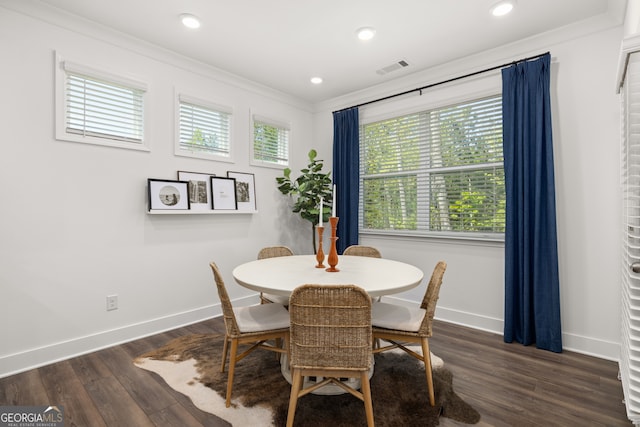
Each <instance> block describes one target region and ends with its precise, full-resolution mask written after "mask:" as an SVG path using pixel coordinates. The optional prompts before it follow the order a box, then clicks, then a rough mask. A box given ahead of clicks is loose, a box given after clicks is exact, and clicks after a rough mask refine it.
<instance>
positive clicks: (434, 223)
mask: <svg viewBox="0 0 640 427" xmlns="http://www.w3.org/2000/svg"><path fill="white" fill-rule="evenodd" d="M360 150H361V153H360V179H361V191H360V195H361V203H360V204H361V209H360V230H361V232H365V233H366V232H376V233H383V234H404V235H430V236H442V237H445V236H448V237H465V238H481V239H482V238H489V239H500V238H501V237H502V235H503V233H504V228H505V186H504V166H503V157H502V98H501V96H499V95H498V96H490V97H486V98H482V99H476V100H471V101H466V102H463V103H459V104H456V105H450V106H446V107H442V108H434V109H431V110H428V111H419V112H415V113H411V114H405V115H401V116H398V117H392V118H388V119H384V120H381V121H377V122H372V123H365V124H362V125H361V129H360Z"/></svg>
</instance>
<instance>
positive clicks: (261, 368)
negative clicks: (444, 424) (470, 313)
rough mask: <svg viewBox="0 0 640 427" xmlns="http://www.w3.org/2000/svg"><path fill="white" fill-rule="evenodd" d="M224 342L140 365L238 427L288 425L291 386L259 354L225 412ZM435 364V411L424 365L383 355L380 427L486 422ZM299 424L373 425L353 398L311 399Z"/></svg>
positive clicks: (204, 339) (183, 345) (183, 346)
mask: <svg viewBox="0 0 640 427" xmlns="http://www.w3.org/2000/svg"><path fill="white" fill-rule="evenodd" d="M223 340H224V337H223V336H221V335H213V334H198V335H188V336H184V337H181V338H177V339H175V340H173V341H171V342H169V343H168V344H167V345H165V346H164V347H162V348H159V349H157V350H154V351H151V352H148V353H146V354H143V355H141V356H139V357H138V358H136V359H135V361H134V363H135V364H136V366H139V367H140V368H143V369H146V370H149V371H153V372H156V373H157V374H158V375H160V376H161V377H162V378H163V379H164V380H165V381H166V382H167V384H168V385H169V386H171V387H172V388H173V389H175V390H177V391H179V392H181V393H183V394H185V395H187V396H189V398H190V399H191V400H192V401H193V403H194V405H195V406H197V407H198V408H200V409H201V410H203V411H206V412H209V413H212V414H215V415H216V416H218V417H220V418H222V419H224V420H226V421H228V422H229V423H231V424H232V425H234V426H245V425H250V426H256V427H257V426H284V425H285V423H286V419H287V409H288V403H289V393H290V390H291V386H290V384H289V383H288V382H287V381H286V380H285V379H284V377H283V376H282V374H281V372H280V364H279V362H278V361H277V360H276V356H275V353H272V352H267V351H262V350H257V351H255V352H253V353H252V354H250V355H249V356H247V357H246V358H245V359H243V360H241V361H240V362H238V364H237V365H236V374H235V378H234V383H233V400H232V406H231V407H230V408H226V407H225V404H224V395H225V390H226V382H227V371H228V370H225V372H224V373H220V361H221V357H222V345H223ZM433 359H434V363H433V364H434V370H433V375H434V384H435V396H436V406H435V407H431V406H430V405H429V397H428V392H427V385H426V381H425V376H424V367H423V365H422V363H421V362H419V361H417V360H416V359H414V358H412V357H411V356H409V355H407V354H406V353H404V352H402V351H393V352H385V353H381V354H378V355H376V356H375V370H374V374H373V376H372V377H371V392H372V399H373V410H374V418H375V423H376V425H377V426H435V425H438V419H439V418H440V417H441V416H442V417H447V418H451V419H453V420H456V421H459V422H462V423H467V424H475V423H477V422H478V421H479V420H480V415H479V414H478V412H477V411H476V410H475V409H473V408H472V407H471V406H470V405H468V404H467V403H465V402H464V401H463V400H462V399H461V398H460V397H459V396H458V395H456V393H455V392H454V391H453V388H452V380H453V376H452V374H451V372H450V371H449V370H447V369H446V368H445V367H444V366H442V365H443V364H442V361H441V360H440V359H438V358H436V357H433ZM227 366H228V364H227ZM295 425H296V426H304V427H316V426H317V427H326V426H331V427H340V426H349V427H352V426H356V425H366V419H365V413H364V405H363V403H362V402H361V401H360V400H358V399H356V398H355V397H353V396H351V395H350V394H344V395H338V396H321V395H314V394H310V395H306V396H304V397H302V398H300V399H299V401H298V407H297V410H296V416H295Z"/></svg>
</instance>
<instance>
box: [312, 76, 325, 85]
mask: <svg viewBox="0 0 640 427" xmlns="http://www.w3.org/2000/svg"><path fill="white" fill-rule="evenodd" d="M311 83H313V84H314V85H319V84H320V83H322V77H311Z"/></svg>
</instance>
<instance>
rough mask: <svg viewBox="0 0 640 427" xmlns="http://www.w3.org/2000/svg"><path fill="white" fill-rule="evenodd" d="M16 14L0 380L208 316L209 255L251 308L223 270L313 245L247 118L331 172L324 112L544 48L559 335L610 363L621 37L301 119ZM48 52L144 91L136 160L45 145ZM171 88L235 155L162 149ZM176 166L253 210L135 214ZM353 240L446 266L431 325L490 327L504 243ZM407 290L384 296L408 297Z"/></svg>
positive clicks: (79, 25) (6, 13)
mask: <svg viewBox="0 0 640 427" xmlns="http://www.w3.org/2000/svg"><path fill="white" fill-rule="evenodd" d="M18 4H20V3H19V2H5V1H0V52H2V54H3V58H2V59H3V61H2V62H3V64H4V67H3V73H2V74H1V79H0V93H1V94H2V101H0V123H2V128H1V129H2V141H1V144H2V155H1V156H0V177H1V178H2V182H3V189H2V195H3V200H4V203H3V206H2V209H0V245H1V246H0V248H2V250H1V252H0V289H1V294H0V343H1V344H0V377H1V376H5V375H9V374H11V373H13V372H18V371H21V370H24V369H28V368H30V367H33V366H38V365H41V364H45V363H48V362H51V361H55V360H58V359H63V358H66V357H70V356H72V355H74V354H80V353H83V352H87V351H91V350H94V349H97V348H100V347H104V346H108V345H112V344H115V343H118V342H122V341H126V340H130V339H133V338H136V337H139V336H143V335H147V334H151V333H154V332H157V331H161V330H164V329H170V328H174V327H176V326H179V325H182V324H187V323H191V322H195V321H198V320H201V319H204V318H207V317H211V316H214V315H217V314H219V307H218V299H217V296H216V294H215V290H214V287H213V282H212V275H211V272H210V270H209V268H208V262H209V261H211V260H215V261H216V262H217V263H218V265H219V266H220V267H221V269H222V271H223V274H224V276H225V279H226V281H227V283H228V284H229V285H230V290H231V294H232V297H233V298H234V299H236V301H237V303H239V304H242V303H247V304H248V303H252V302H256V301H257V299H256V298H255V295H253V294H251V293H250V292H248V291H246V290H243V289H242V288H239V287H237V286H234V283H233V279H232V278H231V270H232V269H233V267H234V266H235V265H237V264H239V263H241V262H244V261H246V260H250V259H254V258H255V255H256V253H257V251H258V249H259V248H260V247H262V246H265V245H270V244H275V243H279V244H286V245H289V246H291V247H292V248H293V249H294V250H295V251H296V252H298V253H310V252H311V245H310V242H309V233H310V232H309V229H308V223H306V222H303V221H301V220H300V219H299V218H298V217H297V216H294V215H293V214H291V213H290V211H289V208H288V206H287V201H286V199H285V198H284V197H283V196H282V195H280V194H279V193H278V191H277V190H276V188H275V185H274V179H275V177H276V176H278V175H280V172H279V171H277V170H273V169H267V168H256V167H252V166H250V165H249V162H248V150H249V146H248V141H249V139H250V134H249V111H250V109H259V110H261V111H268V112H271V113H272V114H274V115H275V116H277V117H276V118H288V119H289V120H290V121H291V123H292V152H291V156H292V169H293V170H294V171H297V170H299V169H300V168H302V167H304V166H305V165H306V163H307V159H306V153H307V152H308V151H309V149H310V148H312V147H313V148H316V149H318V151H319V156H320V157H321V158H323V159H325V160H326V161H327V165H328V166H329V167H330V166H331V165H330V161H331V153H332V147H331V144H332V119H331V111H332V110H335V109H338V108H342V107H346V106H349V105H353V104H356V103H358V102H361V101H367V100H370V99H373V98H376V97H378V96H382V95H388V94H390V93H394V92H397V91H403V90H406V89H408V88H413V87H418V86H421V85H424V84H427V83H432V82H436V81H440V80H443V79H446V78H450V77H452V76H455V75H461V74H465V73H467V72H469V71H473V70H476V69H481V68H484V67H487V66H492V65H496V64H501V63H504V62H509V61H511V60H513V59H518V58H521V57H524V56H529V55H531V54H537V53H540V52H542V51H546V50H550V51H551V54H552V57H553V64H554V65H553V67H554V68H553V70H554V73H553V81H552V83H553V88H554V91H555V93H556V95H555V97H554V110H555V114H554V138H555V154H556V177H557V194H558V229H559V249H560V274H561V298H562V321H563V329H564V343H565V346H566V347H567V348H570V349H575V350H578V351H582V352H586V353H592V354H596V355H599V356H602V357H605V358H611V359H616V358H617V357H618V343H619V302H618V300H619V290H618V267H619V243H618V240H619V239H618V236H619V225H618V224H619V216H620V213H619V202H618V201H619V189H618V140H619V134H620V131H619V128H620V126H619V121H620V120H619V117H620V114H619V106H618V105H619V100H618V97H617V95H616V94H615V91H614V83H615V74H616V66H617V64H616V60H617V55H618V50H619V44H620V39H621V35H622V29H621V27H617V28H615V29H613V30H603V31H598V30H599V29H598V28H595V29H593V30H592V32H590V33H589V32H584V31H583V32H582V33H580V32H579V31H578V32H577V33H576V31H575V29H572V31H573V32H569V33H570V35H569V36H567V35H566V34H551V35H544V36H541V37H540V38H538V39H535V40H530V41H528V42H527V43H524V44H518V45H514V46H508V47H506V48H504V49H500V50H499V51H493V52H487V53H485V54H483V55H477V56H474V57H470V58H468V59H467V60H465V61H458V62H455V63H451V64H447V65H446V66H443V67H439V68H437V69H433V70H430V71H429V72H427V73H421V74H416V75H411V76H407V77H405V78H399V79H397V80H396V81H394V82H392V83H388V84H385V85H381V86H378V87H373V88H370V89H368V90H367V91H364V92H361V93H356V94H349V95H346V96H344V97H342V98H340V99H336V100H333V101H331V102H327V103H323V104H322V105H318V106H314V107H313V108H315V111H316V113H315V114H313V113H311V112H310V111H311V109H312V106H309V105H306V104H304V103H301V102H299V101H297V100H295V99H291V98H289V97H287V96H285V95H283V94H280V93H276V92H273V91H271V90H269V89H267V88H264V87H260V86H257V85H255V84H252V83H250V82H246V81H243V80H241V79H238V78H234V77H233V76H229V75H227V74H225V73H223V72H220V71H219V70H213V69H211V68H207V67H205V66H202V65H200V64H195V63H192V62H189V61H187V60H186V59H184V58H179V57H176V56H173V55H171V54H169V53H167V52H164V51H160V50H156V49H154V48H153V47H151V46H147V45H143V44H139V43H136V42H134V41H131V40H128V39H124V38H123V37H122V36H121V35H119V34H115V33H112V32H109V31H107V30H105V29H101V28H96V27H95V26H92V25H90V24H88V23H84V22H78V21H74V20H71V19H70V18H68V17H64V16H57V15H54V14H52V13H51V12H50V11H42V10H28V11H27V12H28V13H27V14H22V13H18V12H15V11H13V10H10V9H9V8H8V7H9V6H7V5H11V8H12V9H13V8H14V7H22V6H18ZM24 7H25V8H26V7H27V6H24ZM578 33H579V34H578ZM576 34H577V35H576ZM558 40H567V41H562V42H559V41H558ZM54 51H58V52H59V53H61V54H63V55H65V56H66V57H68V58H69V59H72V58H73V59H74V60H76V61H79V62H85V63H87V65H92V66H94V67H98V68H103V69H104V70H106V71H113V72H115V73H125V74H127V75H132V76H135V77H137V78H138V79H141V80H143V81H145V82H146V83H147V84H148V85H149V97H150V99H149V101H150V102H149V106H148V107H149V111H148V113H149V114H150V116H151V123H152V126H151V127H150V129H149V133H150V137H151V144H152V151H151V152H150V153H144V152H136V151H130V150H122V149H115V148H106V147H99V146H90V145H83V144H78V143H70V142H61V141H56V140H55V139H54V137H53V135H54V95H53V94H54V87H53V83H54V73H53V67H54V61H53V54H54ZM176 85H177V86H179V87H182V88H190V90H193V91H194V92H197V93H195V95H199V96H200V97H205V98H209V97H210V98H211V100H212V101H219V102H222V103H226V104H228V105H231V106H232V107H233V108H234V117H235V125H234V139H233V142H234V144H235V146H236V152H235V155H236V157H235V159H236V161H235V163H233V164H227V163H220V162H211V161H204V160H197V159H190V158H185V157H176V156H174V154H173V135H174V129H173V114H174V111H173V108H174V106H173V96H174V86H176ZM177 170H188V171H201V172H212V173H217V174H225V173H226V171H227V170H235V171H243V172H251V173H254V174H255V175H256V190H257V200H258V210H259V212H258V213H255V214H251V215H232V214H229V215H184V216H170V215H166V216H165V215H163V216H159V215H158V216H152V215H147V214H146V213H145V209H146V202H145V197H146V194H145V182H146V179H147V178H149V177H152V178H164V177H166V178H173V177H174V176H175V174H176V171H177ZM362 242H363V243H367V244H373V245H376V246H378V247H380V249H381V250H382V252H383V255H385V256H386V257H388V258H392V259H399V260H405V261H408V262H411V263H414V264H416V265H418V266H420V267H421V268H423V270H424V271H425V272H430V271H431V269H432V268H433V265H434V263H435V261H436V260H438V259H444V260H446V261H447V262H448V263H449V269H448V271H447V273H446V276H445V279H446V282H445V286H444V287H443V289H442V294H441V299H440V303H439V308H438V312H437V316H438V317H440V318H442V319H445V320H449V321H454V322H458V323H462V324H466V325H470V326H473V327H477V328H481V329H487V330H492V331H496V332H501V330H502V319H503V313H502V305H503V290H502V289H503V268H504V267H503V248H502V246H501V245H495V244H468V243H466V244H461V243H459V242H452V241H437V240H422V239H409V240H406V239H405V240H400V239H393V238H381V237H375V236H365V237H363V238H362ZM422 292H423V288H420V289H417V290H414V291H412V292H408V293H406V294H403V295H400V296H399V297H400V298H402V299H405V300H416V299H419V298H420V297H421V296H422ZM110 294H118V296H119V309H118V310H116V311H111V312H107V311H106V310H105V304H106V303H105V297H106V295H110Z"/></svg>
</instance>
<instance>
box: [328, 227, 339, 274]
mask: <svg viewBox="0 0 640 427" xmlns="http://www.w3.org/2000/svg"><path fill="white" fill-rule="evenodd" d="M338 219H339V218H338V217H337V216H332V217H329V224H331V237H330V238H329V239H330V240H331V247H330V249H329V256H328V257H327V262H328V263H329V268H327V270H326V271H329V272H332V273H333V272H336V271H340V270H338V269H337V268H336V265H338V251H337V249H336V241H337V240H338V236H337V235H336V233H337V232H338Z"/></svg>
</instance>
